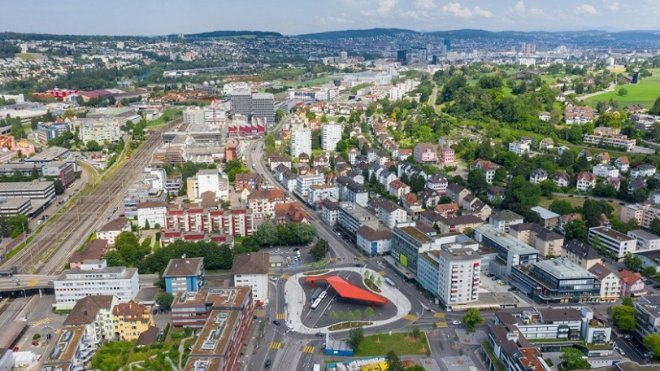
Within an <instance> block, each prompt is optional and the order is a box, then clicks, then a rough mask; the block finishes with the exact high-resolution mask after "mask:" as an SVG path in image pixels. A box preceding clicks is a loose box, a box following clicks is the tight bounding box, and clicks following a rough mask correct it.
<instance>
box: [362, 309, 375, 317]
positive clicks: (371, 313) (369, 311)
mask: <svg viewBox="0 0 660 371" xmlns="http://www.w3.org/2000/svg"><path fill="white" fill-rule="evenodd" d="M374 314H375V313H374V309H373V308H372V307H367V308H365V309H364V316H365V317H367V318H371V317H373V316H374Z"/></svg>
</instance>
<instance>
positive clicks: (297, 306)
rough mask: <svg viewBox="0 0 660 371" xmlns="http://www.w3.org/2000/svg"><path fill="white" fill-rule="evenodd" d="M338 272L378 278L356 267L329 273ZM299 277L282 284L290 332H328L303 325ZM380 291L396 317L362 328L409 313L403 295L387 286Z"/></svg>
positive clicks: (375, 273) (380, 323)
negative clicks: (393, 307)
mask: <svg viewBox="0 0 660 371" xmlns="http://www.w3.org/2000/svg"><path fill="white" fill-rule="evenodd" d="M339 271H347V272H357V273H358V274H360V276H361V277H362V276H363V274H364V273H365V271H370V272H371V274H373V275H374V277H378V272H376V271H374V270H371V269H369V268H357V267H355V268H351V267H346V268H335V269H331V270H330V273H332V272H339ZM301 277H304V275H303V273H298V274H295V275H293V276H291V277H289V278H288V279H287V281H286V283H285V284H284V295H285V296H286V300H287V306H286V310H287V325H288V327H289V328H290V329H291V331H294V332H298V333H301V334H315V333H317V332H319V331H321V332H329V331H330V330H329V329H328V328H329V326H326V327H320V328H311V327H307V326H305V325H303V323H302V319H301V313H302V312H303V309H304V305H305V303H306V301H305V300H301V299H300V298H304V297H305V293H304V290H303V287H302V286H301V285H300V282H299V279H300V278H301ZM381 290H382V292H380V293H379V295H382V296H384V297H386V298H387V300H389V301H391V302H392V303H394V305H395V306H396V309H397V312H396V315H395V316H394V317H391V318H388V319H386V320H382V321H372V322H373V324H371V325H369V326H364V327H365V328H369V327H378V326H382V325H387V324H389V323H393V322H396V321H398V320H399V319H401V318H403V317H405V316H406V315H407V314H409V313H410V310H411V308H412V305H411V304H410V301H409V300H408V298H407V297H406V296H405V295H403V294H402V293H401V292H400V291H399V290H397V289H395V288H394V287H391V286H388V285H382V287H381ZM339 331H345V330H339Z"/></svg>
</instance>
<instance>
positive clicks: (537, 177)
mask: <svg viewBox="0 0 660 371" xmlns="http://www.w3.org/2000/svg"><path fill="white" fill-rule="evenodd" d="M546 179H548V172H547V171H545V170H543V169H540V168H539V169H534V170H532V172H531V174H530V175H529V182H530V183H532V184H539V183H541V182H542V181H544V180H546Z"/></svg>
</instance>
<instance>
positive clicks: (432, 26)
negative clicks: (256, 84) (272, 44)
mask: <svg viewBox="0 0 660 371" xmlns="http://www.w3.org/2000/svg"><path fill="white" fill-rule="evenodd" d="M372 27H400V28H409V29H414V30H418V31H435V30H450V29H457V28H480V29H486V30H522V31H530V30H545V31H557V30H585V29H606V30H630V29H636V30H640V29H647V30H648V29H655V30H658V29H660V0H278V1H275V0H231V1H228V0H189V1H185V0H110V1H108V0H61V1H50V0H20V1H12V2H7V3H5V4H3V5H2V11H0V31H16V32H47V33H58V34H103V35H163V34H170V33H192V32H201V31H211V30H237V29H241V30H243V29H249V30H265V31H278V32H282V33H284V34H299V33H308V32H319V31H327V30H339V29H349V28H350V29H358V28H372Z"/></svg>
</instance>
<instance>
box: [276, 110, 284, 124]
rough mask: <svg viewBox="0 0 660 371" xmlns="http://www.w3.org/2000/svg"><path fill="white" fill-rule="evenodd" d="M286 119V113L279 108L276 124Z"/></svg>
mask: <svg viewBox="0 0 660 371" xmlns="http://www.w3.org/2000/svg"><path fill="white" fill-rule="evenodd" d="M283 117H284V111H283V110H282V109H281V108H278V109H277V110H276V111H275V122H280V121H282V118H283Z"/></svg>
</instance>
